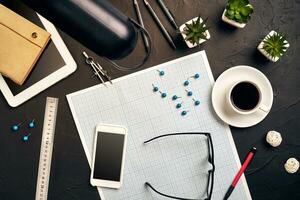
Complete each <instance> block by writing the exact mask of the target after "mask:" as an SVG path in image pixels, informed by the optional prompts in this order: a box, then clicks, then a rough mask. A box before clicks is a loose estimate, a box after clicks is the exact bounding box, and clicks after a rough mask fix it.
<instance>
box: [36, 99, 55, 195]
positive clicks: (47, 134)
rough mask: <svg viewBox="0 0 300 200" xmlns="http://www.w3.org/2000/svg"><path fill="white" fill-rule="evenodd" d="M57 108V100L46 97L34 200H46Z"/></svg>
mask: <svg viewBox="0 0 300 200" xmlns="http://www.w3.org/2000/svg"><path fill="white" fill-rule="evenodd" d="M57 106H58V99H57V98H51V97H47V100H46V107H45V115H44V127H43V133H42V141H41V150H40V160H39V168H38V177H37V186H36V195H35V196H36V198H35V199H36V200H46V199H47V197H48V187H49V179H50V169H51V161H52V151H53V140H54V133H55V122H56V114H57ZM50 113H53V114H50Z"/></svg>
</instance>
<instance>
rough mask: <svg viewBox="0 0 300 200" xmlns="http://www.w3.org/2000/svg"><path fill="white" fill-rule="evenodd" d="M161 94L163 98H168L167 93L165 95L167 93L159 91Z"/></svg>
mask: <svg viewBox="0 0 300 200" xmlns="http://www.w3.org/2000/svg"><path fill="white" fill-rule="evenodd" d="M159 93H160V94H161V98H165V97H167V93H165V92H161V91H159Z"/></svg>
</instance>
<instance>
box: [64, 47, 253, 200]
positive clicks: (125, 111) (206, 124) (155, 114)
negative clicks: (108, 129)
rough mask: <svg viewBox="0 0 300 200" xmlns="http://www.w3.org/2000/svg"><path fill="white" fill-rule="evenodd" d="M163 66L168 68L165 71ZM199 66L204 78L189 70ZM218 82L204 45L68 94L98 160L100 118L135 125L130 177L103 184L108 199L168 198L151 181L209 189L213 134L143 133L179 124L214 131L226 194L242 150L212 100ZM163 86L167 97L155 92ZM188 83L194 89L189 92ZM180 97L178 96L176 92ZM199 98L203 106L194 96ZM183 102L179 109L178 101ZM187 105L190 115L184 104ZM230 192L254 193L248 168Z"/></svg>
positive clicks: (198, 192)
mask: <svg viewBox="0 0 300 200" xmlns="http://www.w3.org/2000/svg"><path fill="white" fill-rule="evenodd" d="M158 70H163V71H164V72H165V75H164V76H159V72H158ZM195 73H199V74H200V78H199V79H193V78H190V79H189V81H190V84H189V85H188V86H187V87H184V86H183V82H184V81H185V80H187V78H188V77H191V76H193V75H194V74H195ZM213 83H214V79H213V75H212V73H211V70H210V67H209V63H208V60H207V57H206V54H205V52H204V51H201V52H197V53H194V54H191V55H189V56H185V57H182V58H179V59H176V60H173V61H170V62H167V63H164V64H161V65H158V66H155V67H152V68H149V69H146V70H143V71H140V72H136V73H134V74H130V75H127V76H124V77H122V78H119V79H116V80H114V81H113V85H108V87H105V86H104V85H102V84H100V85H96V86H93V87H90V88H87V89H84V90H81V91H78V92H75V93H72V94H69V95H67V99H68V102H69V106H70V108H71V111H72V114H73V118H74V120H75V123H76V126H77V129H78V132H79V135H80V138H81V141H82V144H83V147H84V150H85V153H86V156H87V160H88V161H89V164H90V166H91V160H92V153H93V152H92V151H93V138H94V132H95V127H96V125H97V124H98V123H109V124H120V125H125V126H126V127H127V128H128V138H127V147H126V155H125V167H124V172H123V175H124V177H123V183H122V187H121V188H120V189H119V190H116V189H108V188H98V191H99V194H100V197H101V199H106V200H148V199H149V200H154V199H166V198H164V197H162V196H160V195H158V194H156V193H154V192H153V191H152V190H150V189H149V188H147V187H146V186H145V185H144V183H145V182H146V181H147V182H150V183H151V185H153V186H154V187H155V188H156V189H158V190H159V191H161V192H164V193H166V194H170V195H175V196H180V197H185V198H201V197H203V196H204V197H205V187H206V183H207V178H208V173H207V171H208V169H209V168H211V166H210V165H209V164H208V162H207V156H208V155H207V154H208V150H207V149H208V148H207V142H206V138H205V137H204V136H199V135H198V136H191V135H190V136H188V135H187V136H171V137H166V138H161V139H158V140H154V141H153V142H150V143H148V144H146V145H145V144H143V141H145V140H147V139H150V138H152V137H155V136H158V135H161V134H167V133H174V132H196V131H198V132H199V131H200V132H210V133H211V135H212V140H213V145H214V153H215V166H216V171H215V178H214V188H213V195H212V199H216V200H220V199H223V197H224V194H225V193H226V191H227V189H228V187H229V185H230V184H231V182H232V180H233V178H234V176H235V174H236V173H237V171H238V169H239V167H240V161H239V158H238V154H237V151H236V148H235V145H234V141H233V139H232V135H231V133H230V129H229V127H228V126H227V125H224V124H223V123H222V122H221V121H220V120H219V119H218V118H217V116H215V113H214V111H213V108H212V105H211V90H212V85H213ZM152 84H154V85H155V86H158V87H159V89H160V91H161V92H166V93H167V95H168V96H167V97H166V98H161V96H160V93H159V92H153V86H152ZM186 89H187V90H191V91H192V92H193V96H192V97H188V96H187V91H186ZM174 94H176V95H177V96H179V97H181V98H179V99H177V100H176V101H173V100H172V95H174ZM193 98H194V99H195V100H200V102H201V104H200V105H199V106H194V101H193ZM180 102H183V103H182V108H180V109H176V104H177V103H180ZM182 110H187V111H188V113H187V115H186V116H181V111H182ZM230 199H231V200H246V199H251V196H250V192H249V189H248V186H247V183H246V180H245V177H244V176H243V177H242V178H241V180H240V182H239V183H238V185H237V187H236V188H235V190H234V192H233V194H232V195H231V197H230Z"/></svg>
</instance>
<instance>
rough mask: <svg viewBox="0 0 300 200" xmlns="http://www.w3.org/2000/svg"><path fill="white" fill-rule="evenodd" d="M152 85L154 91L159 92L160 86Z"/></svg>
mask: <svg viewBox="0 0 300 200" xmlns="http://www.w3.org/2000/svg"><path fill="white" fill-rule="evenodd" d="M152 86H153V92H157V91H158V90H159V88H158V87H157V86H154V85H153V84H152Z"/></svg>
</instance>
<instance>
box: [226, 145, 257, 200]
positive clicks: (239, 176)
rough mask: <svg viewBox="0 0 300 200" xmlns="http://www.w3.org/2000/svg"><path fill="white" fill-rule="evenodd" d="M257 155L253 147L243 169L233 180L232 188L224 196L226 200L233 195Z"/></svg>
mask: <svg viewBox="0 0 300 200" xmlns="http://www.w3.org/2000/svg"><path fill="white" fill-rule="evenodd" d="M255 153H256V148H255V147H252V148H251V149H250V151H249V153H248V155H247V157H246V160H245V161H244V163H243V165H242V167H241V169H240V170H239V172H238V173H237V174H236V176H235V178H234V179H233V181H232V183H231V185H230V187H229V188H228V190H227V192H226V194H225V196H224V200H227V199H228V197H229V196H230V195H231V193H232V191H233V189H234V188H235V186H236V184H237V183H238V181H239V180H240V178H241V176H242V174H243V173H244V171H245V170H246V168H247V167H248V165H249V163H250V161H251V160H252V159H253V157H254V155H255Z"/></svg>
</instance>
